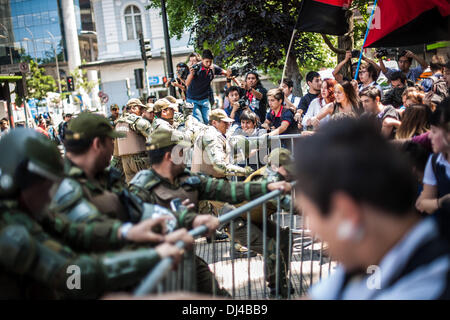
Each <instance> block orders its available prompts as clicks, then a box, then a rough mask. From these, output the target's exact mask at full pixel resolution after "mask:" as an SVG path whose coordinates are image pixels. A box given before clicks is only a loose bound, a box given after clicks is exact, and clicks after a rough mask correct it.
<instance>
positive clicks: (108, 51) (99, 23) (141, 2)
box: [83, 0, 193, 109]
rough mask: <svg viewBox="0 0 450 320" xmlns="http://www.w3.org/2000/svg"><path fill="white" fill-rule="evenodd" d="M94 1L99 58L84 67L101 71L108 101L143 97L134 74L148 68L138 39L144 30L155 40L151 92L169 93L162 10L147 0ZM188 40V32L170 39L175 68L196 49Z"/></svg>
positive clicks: (119, 101)
mask: <svg viewBox="0 0 450 320" xmlns="http://www.w3.org/2000/svg"><path fill="white" fill-rule="evenodd" d="M91 5H92V8H93V12H94V21H95V26H96V32H97V41H98V60H97V61H95V62H92V63H87V64H85V65H84V66H83V67H84V68H87V69H88V70H97V71H98V72H99V78H100V80H101V85H100V89H101V91H102V92H103V93H105V94H106V95H107V96H108V102H107V105H108V106H109V105H111V104H113V103H116V104H118V105H120V106H123V105H125V104H126V102H127V100H128V99H129V98H137V97H140V92H139V90H138V89H136V82H135V78H134V70H135V69H139V68H144V62H143V61H142V59H141V51H140V47H139V40H138V36H139V33H140V32H142V33H143V36H144V38H145V39H149V40H150V41H151V47H152V59H150V60H148V66H147V72H148V77H149V83H150V94H151V95H156V96H157V97H160V96H165V95H166V94H167V89H166V88H165V87H164V86H163V83H162V78H163V77H164V76H167V74H168V73H167V71H166V65H167V64H166V61H165V49H164V48H165V45H164V33H163V23H162V18H161V15H160V10H159V9H150V10H147V9H146V8H145V7H146V5H148V1H146V0H131V1H130V0H91ZM188 42H189V34H184V35H183V37H182V38H181V39H179V40H177V39H171V40H170V43H171V48H172V56H173V59H172V63H173V66H174V69H175V66H176V64H177V63H178V62H186V60H187V56H188V54H189V53H190V52H192V51H193V49H192V48H191V47H190V46H189V45H188ZM127 79H128V83H129V84H130V90H128V88H127ZM108 109H109V108H108Z"/></svg>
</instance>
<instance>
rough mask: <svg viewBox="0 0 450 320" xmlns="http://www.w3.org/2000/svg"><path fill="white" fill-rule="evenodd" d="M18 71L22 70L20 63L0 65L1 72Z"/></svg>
mask: <svg viewBox="0 0 450 320" xmlns="http://www.w3.org/2000/svg"><path fill="white" fill-rule="evenodd" d="M16 72H21V71H20V64H19V63H16V64H5V65H2V66H0V73H4V74H10V73H16Z"/></svg>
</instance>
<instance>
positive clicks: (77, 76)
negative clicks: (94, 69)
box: [70, 67, 100, 94]
mask: <svg viewBox="0 0 450 320" xmlns="http://www.w3.org/2000/svg"><path fill="white" fill-rule="evenodd" d="M70 75H71V76H72V77H73V81H74V84H75V91H76V92H77V93H78V94H80V91H84V92H86V93H88V94H90V93H91V92H92V89H94V88H95V87H96V86H97V85H98V84H99V83H100V80H98V81H89V80H88V78H87V71H86V69H81V68H80V67H77V68H76V69H75V70H73V71H72V72H70Z"/></svg>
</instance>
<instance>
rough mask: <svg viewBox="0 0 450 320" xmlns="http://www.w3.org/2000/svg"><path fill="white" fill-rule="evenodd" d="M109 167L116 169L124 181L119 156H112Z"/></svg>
mask: <svg viewBox="0 0 450 320" xmlns="http://www.w3.org/2000/svg"><path fill="white" fill-rule="evenodd" d="M110 167H112V168H116V169H117V170H119V171H120V173H121V176H120V177H121V178H122V180H125V174H124V173H123V165H122V158H121V157H119V156H113V157H112V159H111V163H110Z"/></svg>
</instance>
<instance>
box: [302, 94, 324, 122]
mask: <svg viewBox="0 0 450 320" xmlns="http://www.w3.org/2000/svg"><path fill="white" fill-rule="evenodd" d="M322 103H323V105H321V104H320V100H319V98H315V99H314V100H313V101H311V104H310V105H309V108H308V111H306V114H305V115H304V116H303V120H302V126H303V127H306V126H307V125H306V121H308V119H311V118H312V117H316V116H317V115H318V114H319V113H320V110H321V109H322V108H323V107H325V106H326V105H327V104H326V102H325V101H322ZM329 117H330V116H328V115H327V116H326V117H325V118H323V119H322V120H320V123H325V122H327V121H328V119H329Z"/></svg>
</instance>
